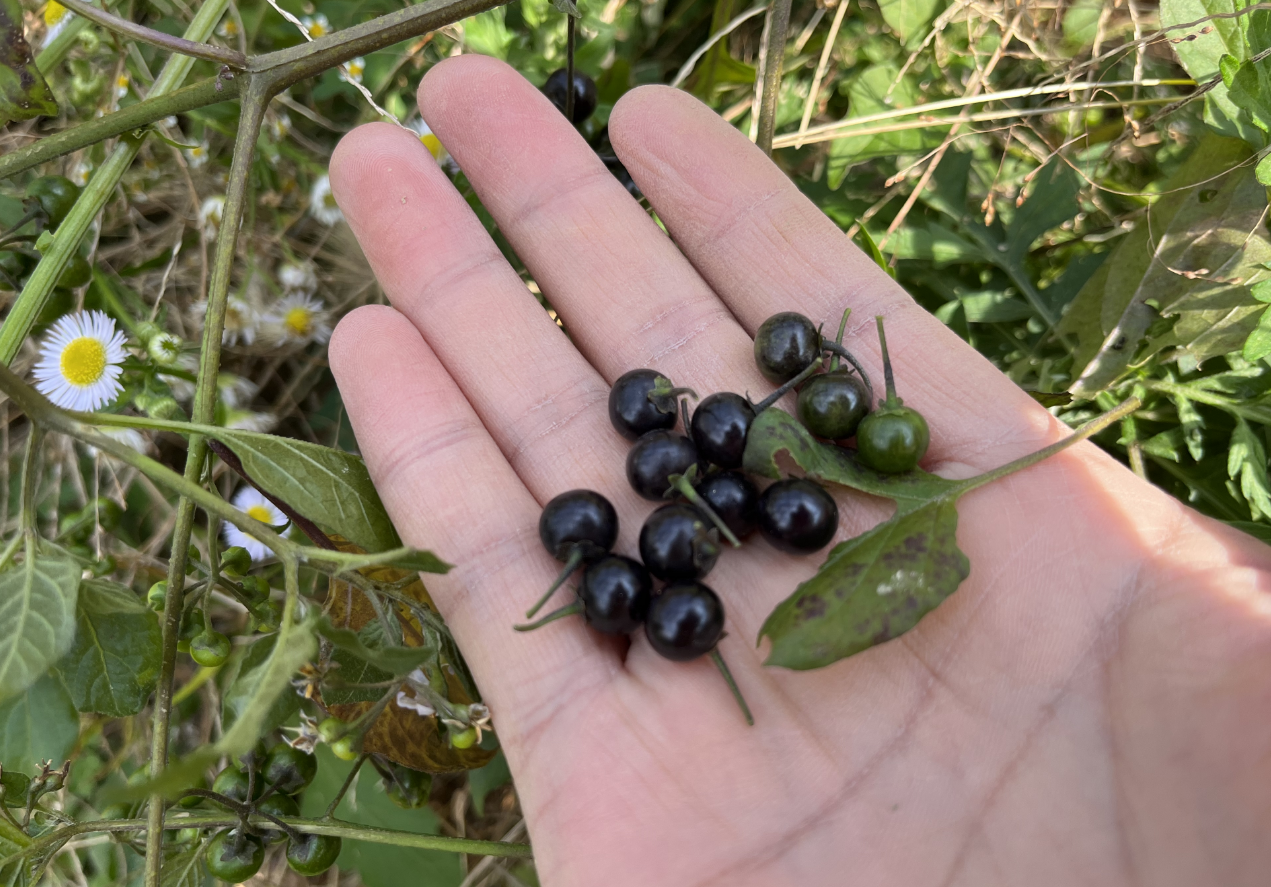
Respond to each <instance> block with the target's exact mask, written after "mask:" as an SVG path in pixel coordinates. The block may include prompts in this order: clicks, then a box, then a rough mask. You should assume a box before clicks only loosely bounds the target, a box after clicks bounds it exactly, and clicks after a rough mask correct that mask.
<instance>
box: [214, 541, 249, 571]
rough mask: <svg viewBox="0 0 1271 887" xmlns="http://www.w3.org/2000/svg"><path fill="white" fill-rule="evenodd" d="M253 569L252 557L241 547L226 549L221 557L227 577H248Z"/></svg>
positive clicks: (222, 566) (222, 567)
mask: <svg viewBox="0 0 1271 887" xmlns="http://www.w3.org/2000/svg"><path fill="white" fill-rule="evenodd" d="M251 568H252V556H251V555H250V554H248V553H247V549H246V548H243V547H242V546H241V545H235V546H233V547H232V548H227V549H225V551H224V553H223V554H222V555H221V570H222V571H223V572H224V573H225V575H226V576H234V577H238V576H246V575H247V571H248V570H250V569H251Z"/></svg>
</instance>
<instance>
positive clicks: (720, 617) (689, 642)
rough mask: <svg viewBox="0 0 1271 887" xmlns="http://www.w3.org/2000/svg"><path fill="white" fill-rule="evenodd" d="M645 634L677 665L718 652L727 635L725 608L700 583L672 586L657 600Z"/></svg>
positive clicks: (646, 622) (654, 601)
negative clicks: (718, 645)
mask: <svg viewBox="0 0 1271 887" xmlns="http://www.w3.org/2000/svg"><path fill="white" fill-rule="evenodd" d="M644 633H645V634H646V635H647V636H648V638H649V644H650V645H651V646H652V647H653V649H654V650H656V651H657V652H658V653H659V654H660V655H662V656H664V657H666V658H667V659H674V660H675V661H677V662H687V661H688V660H690V659H696V658H697V657H699V656H702V655H704V654H706V653H709V652H711V650H714V649H715V645H716V644H717V643H719V639H720V636H721V635H723V633H724V605H723V604H722V603H721V602H720V600H719V595H717V594H715V592H713V591H711V589H710V588H708V587H707V586H705V585H703V584H702V583H700V582H677V583H674V584H672V585H668V586H667V587H666V588H665V589H663V591H662V593H661V594H660V595H658V596H657V597H656V598H654V599H653V604H652V605H651V606H650V607H649V615H648V616H647V617H645V622H644Z"/></svg>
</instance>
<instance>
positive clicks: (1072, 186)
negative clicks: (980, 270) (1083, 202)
mask: <svg viewBox="0 0 1271 887" xmlns="http://www.w3.org/2000/svg"><path fill="white" fill-rule="evenodd" d="M1080 192H1081V178H1080V177H1079V176H1078V175H1077V173H1076V172H1075V171H1074V170H1073V168H1072V167H1071V166H1069V165H1068V164H1067V163H1065V162H1063V161H1061V160H1052V161H1051V162H1050V163H1048V164H1047V165H1046V166H1044V167H1042V168H1041V170H1040V171H1039V172H1038V173H1037V175H1036V176H1035V177H1034V179H1033V190H1032V193H1030V194H1029V195H1028V199H1027V200H1025V201H1024V204H1023V205H1022V206H1021V207H1020V208H1019V209H1017V210H1016V211H1015V215H1014V216H1013V217H1012V218H1011V223H1010V224H1009V225H1008V226H1007V227H1006V249H1005V253H1006V256H1005V258H1006V261H1007V262H1008V263H1009V262H1022V261H1023V260H1024V257H1025V256H1026V255H1028V253H1029V251H1030V250H1031V249H1032V246H1033V242H1034V241H1035V240H1037V238H1039V237H1041V236H1042V235H1043V234H1045V233H1046V232H1047V231H1050V230H1052V229H1054V228H1058V227H1059V226H1060V225H1062V224H1063V223H1064V222H1066V221H1068V220H1069V219H1071V218H1072V217H1073V216H1075V215H1076V214H1077V213H1078V212H1079V211H1080V209H1081V207H1080V206H1079V205H1078V203H1077V195H1078V194H1079V193H1080Z"/></svg>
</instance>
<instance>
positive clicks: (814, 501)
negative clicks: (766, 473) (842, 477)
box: [759, 478, 839, 554]
mask: <svg viewBox="0 0 1271 887" xmlns="http://www.w3.org/2000/svg"><path fill="white" fill-rule="evenodd" d="M838 526H839V510H838V506H837V505H835V504H834V499H833V498H832V497H831V496H830V494H829V493H827V492H826V491H825V489H824V488H823V487H821V486H819V485H817V484H814V483H813V482H812V481H810V480H803V479H802V478H791V479H789V480H779V481H777V482H776V483H775V484H773V485H772V486H770V487H768V489H766V490H764V491H763V494H762V495H761V496H760V497H759V529H760V530H761V531H762V532H763V535H764V538H765V539H767V540H768V541H769V542H771V543H772V544H773V546H774V547H775V548H779V549H781V550H782V551H789V552H792V553H794V554H807V553H808V552H812V551H817V550H818V549H821V548H824V547H825V546H826V545H827V544H828V543H829V541H830V540H831V539H833V538H834V531H835V530H837V529H838Z"/></svg>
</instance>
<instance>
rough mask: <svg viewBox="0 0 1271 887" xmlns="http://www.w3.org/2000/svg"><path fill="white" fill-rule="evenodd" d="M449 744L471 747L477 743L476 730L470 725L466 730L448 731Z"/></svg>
mask: <svg viewBox="0 0 1271 887" xmlns="http://www.w3.org/2000/svg"><path fill="white" fill-rule="evenodd" d="M450 744H451V745H452V746H454V747H455V748H458V749H465V748H472V747H473V746H474V745H476V744H477V731H476V730H475V729H473V728H472V727H468V728H467V729H466V730H458V731H454V730H452V731H451V732H450Z"/></svg>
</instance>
